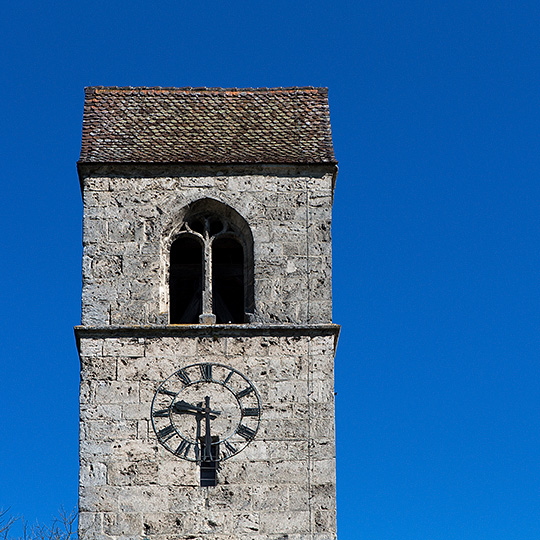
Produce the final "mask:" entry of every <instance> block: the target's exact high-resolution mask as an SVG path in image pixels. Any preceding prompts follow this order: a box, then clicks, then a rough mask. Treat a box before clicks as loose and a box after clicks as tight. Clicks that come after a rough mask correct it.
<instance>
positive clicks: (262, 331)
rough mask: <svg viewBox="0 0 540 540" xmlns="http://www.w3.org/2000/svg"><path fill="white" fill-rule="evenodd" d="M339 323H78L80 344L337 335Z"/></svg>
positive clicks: (76, 334)
mask: <svg viewBox="0 0 540 540" xmlns="http://www.w3.org/2000/svg"><path fill="white" fill-rule="evenodd" d="M340 329H341V326H340V325H339V324H333V323H330V324H167V325H145V326H75V328H74V331H75V337H76V339H77V347H78V346H79V340H80V339H81V338H85V337H89V338H100V337H101V338H112V337H137V338H142V337H149V338H151V337H172V336H179V337H249V336H278V337H279V336H283V337H287V336H334V348H335V347H336V346H337V340H338V336H339V331H340Z"/></svg>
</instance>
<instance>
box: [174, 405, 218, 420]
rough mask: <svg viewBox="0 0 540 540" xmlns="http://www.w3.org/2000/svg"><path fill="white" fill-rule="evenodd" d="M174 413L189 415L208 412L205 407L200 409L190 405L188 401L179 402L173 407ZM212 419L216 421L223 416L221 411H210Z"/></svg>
mask: <svg viewBox="0 0 540 540" xmlns="http://www.w3.org/2000/svg"><path fill="white" fill-rule="evenodd" d="M173 411H174V412H176V413H187V414H197V413H200V414H204V413H205V412H206V408H205V407H199V406H197V405H192V404H191V403H188V402H187V401H177V402H175V404H174V405H173ZM209 414H210V418H211V419H212V420H214V419H215V418H216V417H218V416H219V415H220V414H221V411H212V410H210V411H209Z"/></svg>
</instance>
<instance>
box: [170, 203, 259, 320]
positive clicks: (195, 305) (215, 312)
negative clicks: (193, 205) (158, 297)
mask: <svg viewBox="0 0 540 540" xmlns="http://www.w3.org/2000/svg"><path fill="white" fill-rule="evenodd" d="M246 227H247V225H246ZM250 248H252V245H251V244H249V242H247V241H246V239H245V234H242V232H241V231H240V230H239V228H238V227H237V226H235V225H234V224H233V223H231V222H230V220H227V219H226V218H225V217H223V216H221V215H219V214H216V213H213V212H208V211H207V212H201V213H197V214H192V215H191V216H190V217H188V218H187V219H186V220H185V221H184V223H183V224H182V227H181V228H180V231H179V233H178V234H177V236H176V238H175V240H174V242H173V243H172V245H171V251H170V272H169V295H170V297H169V313H170V323H171V324H197V323H203V324H214V323H218V324H227V323H232V324H241V323H244V322H246V321H247V320H248V314H249V313H250V312H252V309H253V308H252V306H253V300H252V283H253V279H252V275H253V270H252V263H250V260H252V257H249V255H250ZM246 252H247V253H246Z"/></svg>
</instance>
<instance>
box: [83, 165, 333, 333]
mask: <svg viewBox="0 0 540 540" xmlns="http://www.w3.org/2000/svg"><path fill="white" fill-rule="evenodd" d="M334 172H335V169H334V167H333V166H331V167H330V166H304V167H298V166H294V167H293V166H290V167H288V166H251V167H246V166H242V167H240V166H236V167H235V166H228V167H221V168H218V167H216V166H200V167H197V168H196V167H191V168H190V167H188V166H176V168H174V167H173V166H170V167H168V168H162V169H161V170H158V169H155V168H154V169H149V168H148V167H141V166H139V167H137V166H131V168H130V169H126V170H125V172H122V171H121V170H120V166H116V167H115V168H112V166H102V167H94V168H93V169H92V170H90V169H88V170H85V171H83V172H82V174H81V177H82V184H83V199H84V230H83V244H84V254H83V295H82V323H83V324H84V325H90V326H91V325H97V326H101V325H144V324H167V322H168V291H167V272H168V258H169V253H168V244H167V238H168V235H170V234H171V231H172V230H174V227H175V225H176V224H177V223H178V222H179V221H181V219H182V217H183V215H182V212H183V210H184V209H185V207H186V205H188V204H190V203H193V202H194V201H196V200H198V199H201V198H210V199H214V200H217V201H220V202H222V203H224V204H226V205H229V206H230V207H232V208H233V209H235V210H236V211H237V212H238V213H239V214H240V215H241V216H243V218H244V219H245V220H246V221H247V222H248V224H249V226H250V227H251V231H252V234H253V240H254V259H255V260H254V284H255V320H256V321H257V322H260V323H279V322H282V323H320V322H330V321H331V318H332V298H331V291H332V287H331V262H332V261H331V230H330V227H331V208H332V189H333V186H332V180H333V174H334Z"/></svg>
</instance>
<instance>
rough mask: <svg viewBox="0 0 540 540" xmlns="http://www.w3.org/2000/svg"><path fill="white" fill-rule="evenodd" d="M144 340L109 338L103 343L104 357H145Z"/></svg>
mask: <svg viewBox="0 0 540 540" xmlns="http://www.w3.org/2000/svg"><path fill="white" fill-rule="evenodd" d="M144 345H145V340H144V338H108V339H106V340H105V341H104V343H103V355H104V356H113V357H116V356H127V357H138V356H144Z"/></svg>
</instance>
